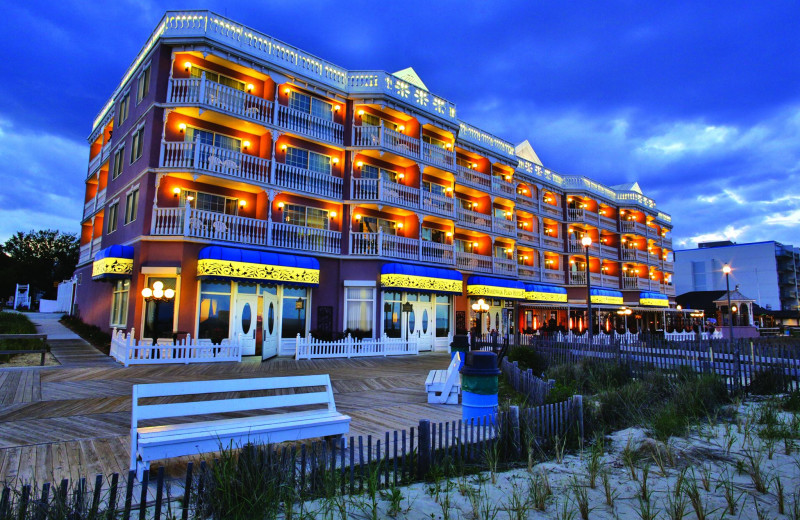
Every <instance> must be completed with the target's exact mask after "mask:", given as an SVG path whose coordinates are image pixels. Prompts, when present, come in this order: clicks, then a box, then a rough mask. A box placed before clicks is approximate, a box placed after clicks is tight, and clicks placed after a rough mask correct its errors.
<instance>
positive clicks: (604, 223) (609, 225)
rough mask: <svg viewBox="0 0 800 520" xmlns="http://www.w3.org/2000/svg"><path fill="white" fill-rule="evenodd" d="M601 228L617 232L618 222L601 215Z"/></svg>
mask: <svg viewBox="0 0 800 520" xmlns="http://www.w3.org/2000/svg"><path fill="white" fill-rule="evenodd" d="M600 227H601V228H603V229H607V230H609V231H616V230H617V221H616V220H614V219H613V218H608V217H604V216H603V215H600Z"/></svg>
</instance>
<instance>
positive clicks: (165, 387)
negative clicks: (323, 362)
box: [133, 374, 331, 398]
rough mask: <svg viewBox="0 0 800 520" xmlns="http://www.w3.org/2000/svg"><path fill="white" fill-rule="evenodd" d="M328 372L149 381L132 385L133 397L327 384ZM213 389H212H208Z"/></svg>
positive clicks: (328, 379)
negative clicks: (212, 379) (252, 377)
mask: <svg viewBox="0 0 800 520" xmlns="http://www.w3.org/2000/svg"><path fill="white" fill-rule="evenodd" d="M330 385H331V378H330V376H328V374H318V375H311V376H289V377H259V378H254V379H219V380H216V381H187V382H181V383H149V384H145V385H134V386H133V389H134V397H136V396H138V397H139V398H142V397H166V396H173V395H193V394H208V393H210V392H213V393H219V392H246V391H248V390H279V389H285V388H302V387H306V386H328V387H330ZM210 389H213V390H210Z"/></svg>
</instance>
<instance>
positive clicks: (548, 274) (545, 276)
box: [542, 269, 564, 284]
mask: <svg viewBox="0 0 800 520" xmlns="http://www.w3.org/2000/svg"><path fill="white" fill-rule="evenodd" d="M542 281H543V282H550V283H561V284H563V283H564V271H561V270H560V269H543V270H542Z"/></svg>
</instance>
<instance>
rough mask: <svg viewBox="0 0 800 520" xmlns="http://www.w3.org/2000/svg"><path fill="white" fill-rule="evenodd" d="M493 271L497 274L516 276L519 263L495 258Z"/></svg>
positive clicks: (513, 260) (509, 259)
mask: <svg viewBox="0 0 800 520" xmlns="http://www.w3.org/2000/svg"><path fill="white" fill-rule="evenodd" d="M492 269H493V272H494V273H497V274H504V275H516V274H517V261H516V260H515V259H513V258H493V259H492Z"/></svg>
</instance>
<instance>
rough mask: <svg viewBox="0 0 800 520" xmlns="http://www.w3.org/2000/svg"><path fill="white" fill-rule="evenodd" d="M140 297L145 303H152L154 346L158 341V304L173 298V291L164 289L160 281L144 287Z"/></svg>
mask: <svg viewBox="0 0 800 520" xmlns="http://www.w3.org/2000/svg"><path fill="white" fill-rule="evenodd" d="M142 297H143V298H144V301H145V302H153V305H154V306H155V309H153V314H154V315H155V319H154V322H153V345H155V344H156V342H157V341H158V333H159V330H158V304H159V303H161V302H168V301H171V300H172V299H173V298H175V291H174V290H172V289H166V290H165V289H164V283H163V282H162V281H160V280H159V281H157V282H155V283H154V284H153V287H152V288H151V287H145V288H144V289H142Z"/></svg>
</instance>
